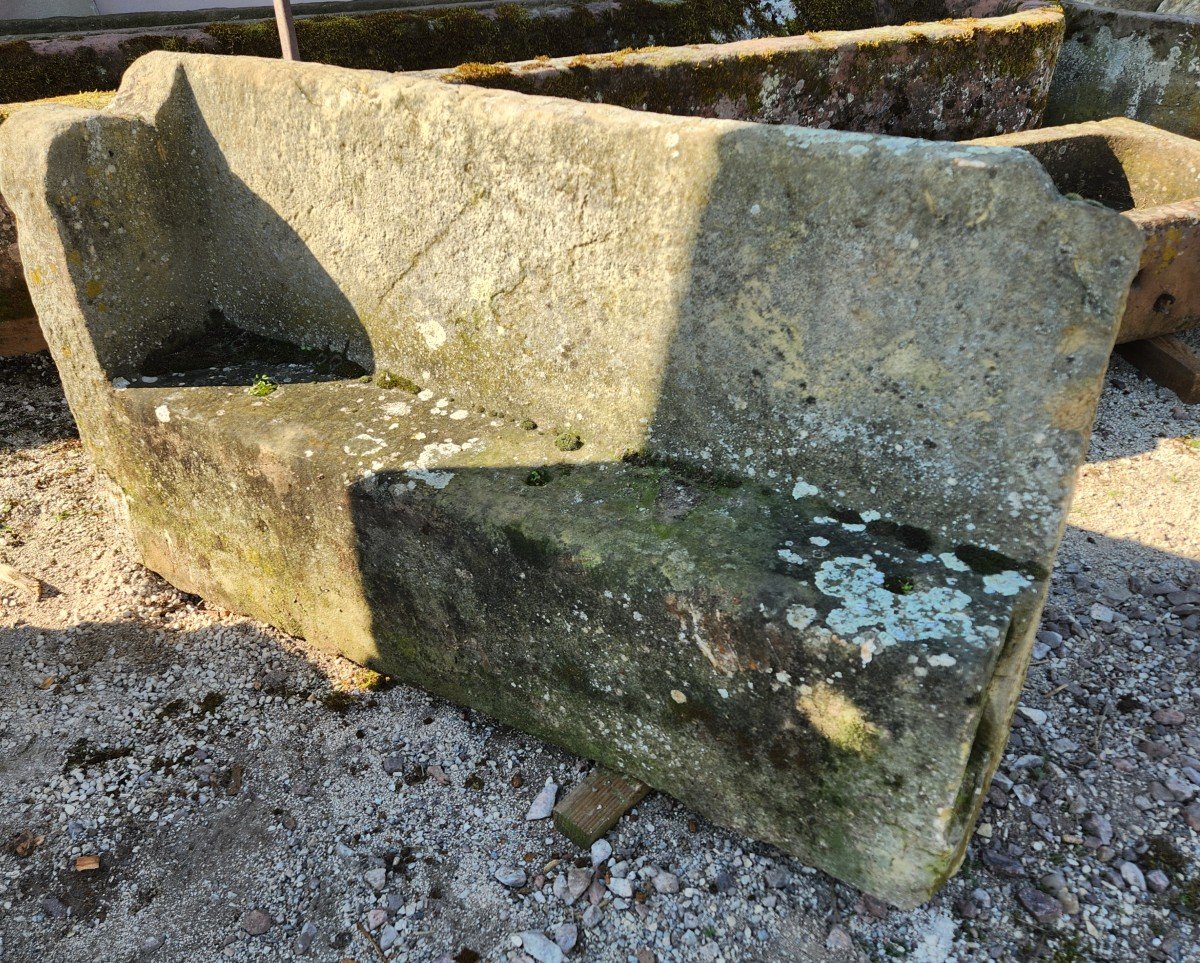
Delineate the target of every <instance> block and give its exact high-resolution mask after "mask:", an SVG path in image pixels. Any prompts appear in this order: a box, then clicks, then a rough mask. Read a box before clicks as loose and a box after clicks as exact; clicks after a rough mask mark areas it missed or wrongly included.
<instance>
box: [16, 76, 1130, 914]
mask: <svg viewBox="0 0 1200 963" xmlns="http://www.w3.org/2000/svg"><path fill="white" fill-rule="evenodd" d="M0 187H2V188H3V191H4V194H5V196H6V197H7V198H8V199H9V202H10V203H11V205H12V207H13V209H14V211H15V212H16V214H17V218H18V221H19V225H20V231H21V247H22V254H23V257H24V259H25V262H26V271H27V274H28V276H29V278H30V280H31V282H32V284H31V289H32V294H33V299H34V302H35V304H36V307H37V309H38V312H39V314H40V316H41V318H42V322H43V327H44V329H45V332H46V335H47V340H48V341H49V342H50V346H51V350H52V351H53V353H54V357H55V361H56V362H57V364H58V366H59V370H60V372H61V373H62V377H63V382H64V386H65V388H66V392H67V396H68V399H69V401H70V404H71V407H72V410H73V411H74V413H75V416H76V419H77V421H78V424H79V428H80V433H81V437H82V438H83V441H84V443H85V445H86V446H87V448H88V450H89V451H90V453H91V454H92V456H93V457H94V459H95V461H96V464H97V466H98V468H99V471H100V473H101V474H102V476H103V477H105V478H107V479H108V480H109V481H110V482H111V485H112V490H113V493H114V496H115V499H116V503H117V505H118V506H119V509H120V511H121V513H122V515H123V517H124V518H125V520H126V522H127V524H128V525H129V527H130V530H131V532H132V534H133V537H134V539H135V541H136V544H137V545H138V547H139V550H140V552H141V554H142V558H143V560H144V561H145V564H146V565H147V566H149V567H150V568H152V569H153V570H155V571H157V572H160V573H161V574H162V575H164V576H165V577H166V578H167V579H169V580H170V581H171V582H173V583H174V584H176V585H178V586H180V587H181V588H183V589H185V590H187V591H190V592H195V593H198V594H200V595H203V596H205V597H207V598H209V599H213V600H215V601H217V602H219V603H220V604H222V605H224V606H226V607H228V608H231V609H235V610H237V611H240V612H244V613H247V614H249V615H252V616H254V617H256V618H259V619H262V620H264V621H267V622H270V623H272V624H274V625H276V626H279V627H280V628H282V629H284V630H286V631H288V632H292V633H295V634H298V635H302V636H305V637H307V638H308V639H310V640H311V641H312V642H314V643H317V644H319V645H323V646H327V647H330V648H332V649H336V650H338V651H340V652H343V653H345V654H346V655H348V656H349V657H350V658H352V659H354V660H356V661H358V662H361V663H364V664H368V665H371V666H373V667H375V668H377V669H379V670H381V671H383V672H386V673H389V674H392V675H394V676H396V677H398V678H400V679H403V680H407V681H409V682H411V683H413V684H415V685H418V686H421V687H423V688H425V689H427V690H429V691H432V692H434V693H437V694H439V695H441V696H443V697H445V698H448V699H451V700H453V701H455V702H458V703H461V704H464V705H469V706H472V707H474V708H476V709H478V710H480V711H482V712H484V713H487V714H488V715H490V716H492V717H494V718H496V719H499V720H501V721H503V722H506V723H508V724H510V725H513V726H516V727H518V728H520V729H523V730H525V731H528V732H531V733H534V734H536V735H538V736H540V737H543V738H546V739H548V740H551V741H553V742H556V743H558V744H560V745H563V746H566V747H567V748H569V749H571V750H572V751H574V752H577V753H579V754H580V755H583V756H585V757H589V758H592V759H596V760H598V761H600V762H602V763H604V764H605V765H607V766H610V767H613V768H615V769H617V770H620V771H624V772H627V773H629V774H630V775H632V776H634V777H637V778H639V779H642V780H644V781H645V782H647V783H649V784H650V785H652V786H654V787H656V788H658V789H660V790H663V791H665V792H668V793H671V794H673V795H675V796H677V797H679V798H680V799H682V800H684V801H685V802H686V803H687V804H688V805H690V806H692V807H694V808H695V809H696V810H697V811H699V812H701V813H704V814H705V815H707V816H708V817H710V818H712V819H713V820H715V821H716V822H718V823H720V824H722V825H725V826H729V827H733V828H735V829H737V830H739V831H742V832H745V833H747V834H750V835H752V836H755V837H757V838H760V839H763V840H768V841H770V842H772V843H775V844H776V845H778V846H780V847H782V848H783V849H785V850H787V851H788V852H791V853H795V854H798V855H800V856H802V857H803V858H804V859H806V860H808V861H810V862H811V863H813V864H814V865H816V866H819V867H822V868H823V869H826V870H828V871H829V872H830V873H832V874H834V875H835V876H837V877H839V878H841V879H843V880H846V881H848V882H850V883H853V884H855V885H858V886H861V887H863V888H864V889H866V890H868V891H869V892H871V893H873V894H876V895H877V896H880V897H882V898H885V899H887V900H890V901H892V902H893V903H895V904H896V905H899V906H905V907H911V906H913V905H915V904H917V903H919V902H921V901H922V900H924V899H925V898H926V897H928V896H929V895H930V894H931V893H932V892H933V891H934V890H935V889H936V888H937V886H938V885H939V884H940V883H941V881H942V880H943V879H945V877H946V876H947V875H948V874H949V873H951V872H952V871H953V870H954V869H955V867H956V866H957V864H958V862H959V861H960V859H961V858H962V854H963V851H964V848H965V846H966V842H967V840H968V839H969V837H970V834H971V828H972V825H973V821H974V818H975V816H976V814H977V812H978V809H979V806H980V803H981V800H982V792H983V790H984V788H985V787H986V784H987V781H988V779H989V778H990V774H991V772H992V771H993V769H994V767H995V765H996V763H997V761H998V759H999V756H1000V753H1001V751H1002V748H1003V745H1004V741H1005V738H1006V734H1007V727H1008V722H1009V719H1010V716H1011V712H1012V710H1013V706H1014V704H1015V700H1016V697H1017V693H1018V692H1019V689H1020V685H1021V680H1022V677H1023V674H1024V668H1025V665H1026V662H1027V659H1028V652H1029V644H1030V637H1031V634H1032V631H1033V629H1034V628H1035V626H1036V623H1037V618H1038V614H1039V610H1040V608H1041V605H1042V601H1043V598H1044V594H1045V591H1046V585H1047V578H1048V572H1049V570H1050V567H1051V565H1052V563H1053V557H1054V553H1055V550H1056V547H1057V544H1058V541H1059V538H1060V536H1061V532H1062V527H1063V523H1064V516H1065V512H1066V509H1067V505H1068V502H1069V499H1070V495H1071V491H1072V488H1073V484H1074V478H1075V472H1076V469H1077V467H1078V465H1079V463H1080V460H1081V458H1082V457H1083V453H1084V451H1085V448H1086V444H1087V438H1088V433H1089V429H1090V425H1091V422H1092V417H1093V414H1094V409H1095V405H1096V401H1097V398H1098V395H1099V391H1100V386H1101V381H1102V376H1103V372H1104V370H1105V366H1106V364H1107V359H1108V354H1109V351H1110V349H1111V347H1112V342H1113V337H1114V332H1115V329H1116V325H1117V322H1118V319H1119V317H1120V314H1121V310H1122V308H1123V305H1124V297H1125V292H1126V291H1127V290H1128V288H1129V282H1130V280H1131V278H1132V277H1133V274H1134V272H1135V271H1136V270H1137V267H1138V256H1139V253H1140V250H1141V245H1142V237H1141V233H1140V232H1139V231H1138V230H1137V228H1136V227H1134V226H1133V225H1132V224H1131V223H1130V222H1129V220H1128V219H1127V218H1125V217H1122V216H1121V215H1119V214H1117V213H1116V212H1113V211H1108V210H1105V209H1103V208H1101V207H1098V206H1095V205H1091V204H1087V203H1083V202H1078V201H1072V200H1069V199H1064V198H1063V197H1062V196H1060V195H1059V194H1058V192H1057V191H1056V190H1055V189H1054V187H1053V185H1052V183H1051V181H1050V179H1049V177H1048V176H1047V175H1046V173H1045V172H1044V171H1043V170H1042V168H1041V167H1040V166H1039V165H1038V164H1037V162H1036V161H1035V160H1034V159H1033V158H1032V157H1031V156H1030V155H1029V154H1027V153H1024V152H1022V151H1018V150H1012V149H1005V148H984V147H974V146H962V145H955V144H945V143H934V142H927V141H915V140H906V139H899V138H892V137H885V136H876V135H869V134H859V133H843V132H834V131H820V130H813V129H804V128H798V127H789V126H769V125H763V124H750V123H743V122H734V121H726V120H713V119H696V118H682V117H672V116H666V115H661V114H654V113H646V112H638V111H629V110H623V109H620V108H617V107H611V106H606V105H596V104H582V103H577V102H573V101H569V100H563V99H556V98H545V97H534V96H528V95H522V94H517V93H512V92H509V91H498V90H487V89H481V88H477V87H471V86H454V85H449V84H443V83H434V82H430V81H425V80H421V79H416V78H412V77H405V76H396V75H385V74H378V73H370V72H365V71H353V70H346V69H341V68H335V67H325V66H317V65H309V64H290V65H289V64H283V63H279V62H273V61H265V60H252V59H242V58H223V57H211V56H189V55H173V54H152V55H150V56H148V57H146V58H144V59H143V60H141V61H139V63H138V64H136V65H135V66H134V68H133V69H132V70H131V72H130V74H129V75H128V76H127V77H126V80H125V82H124V85H123V89H122V92H121V93H120V94H119V95H118V97H117V99H116V101H114V103H113V104H112V105H111V106H110V107H109V108H108V109H106V110H105V111H103V112H95V111H86V110H80V109H76V108H68V107H45V108H38V109H33V110H28V111H24V112H22V113H20V114H18V115H16V116H15V117H13V118H12V119H11V120H10V121H9V122H8V123H6V124H5V125H4V127H3V128H0Z"/></svg>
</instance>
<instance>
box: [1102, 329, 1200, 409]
mask: <svg viewBox="0 0 1200 963" xmlns="http://www.w3.org/2000/svg"><path fill="white" fill-rule="evenodd" d="M1117 351H1118V352H1119V353H1120V355H1121V357H1123V358H1124V359H1125V360H1126V361H1128V362H1129V363H1130V364H1131V365H1133V366H1134V367H1135V368H1137V369H1138V371H1140V372H1141V373H1142V374H1144V375H1145V376H1146V377H1147V378H1149V379H1150V380H1151V381H1153V382H1155V383H1156V384H1160V385H1162V386H1163V387H1164V388H1170V389H1171V390H1172V391H1174V392H1175V394H1177V395H1179V400H1180V401H1182V402H1183V403H1184V404H1188V405H1195V404H1200V354H1197V353H1196V351H1195V350H1194V349H1193V348H1191V347H1190V346H1189V345H1188V344H1187V343H1186V342H1184V340H1183V339H1182V338H1180V337H1179V336H1178V335H1174V334H1164V335H1162V336H1160V337H1157V338H1147V339H1146V340H1145V341H1130V342H1128V343H1126V344H1119V345H1117Z"/></svg>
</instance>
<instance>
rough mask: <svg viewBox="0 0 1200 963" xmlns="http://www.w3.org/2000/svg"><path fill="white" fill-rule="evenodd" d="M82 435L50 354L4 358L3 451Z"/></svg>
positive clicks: (0, 363) (0, 381) (0, 378)
mask: <svg viewBox="0 0 1200 963" xmlns="http://www.w3.org/2000/svg"><path fill="white" fill-rule="evenodd" d="M78 437H79V432H78V431H77V430H76V428H75V421H74V419H73V418H72V417H71V411H70V409H69V408H68V407H67V401H66V398H64V397H63V390H62V384H61V383H60V382H59V380H58V371H57V370H55V367H54V362H53V361H52V360H51V359H50V355H49V354H48V353H47V352H45V351H42V352H39V353H38V354H23V355H17V356H16V357H10V358H0V452H4V451H6V450H7V451H13V450H20V449H23V448H36V447H37V446H39V445H44V444H47V443H48V442H55V441H63V440H65V439H68V438H78Z"/></svg>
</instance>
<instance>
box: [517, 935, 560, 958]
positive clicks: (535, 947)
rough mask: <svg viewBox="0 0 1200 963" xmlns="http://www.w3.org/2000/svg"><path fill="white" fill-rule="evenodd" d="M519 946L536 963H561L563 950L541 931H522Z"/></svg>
mask: <svg viewBox="0 0 1200 963" xmlns="http://www.w3.org/2000/svg"><path fill="white" fill-rule="evenodd" d="M521 946H522V947H523V948H524V950H525V952H526V953H528V954H529V955H530V956H532V957H533V958H534V959H535V960H537V963H562V961H563V951H562V949H561V948H560V947H559V945H558V944H557V943H555V942H553V941H552V940H550V939H547V938H546V937H545V936H543V935H542V934H541V933H533V932H528V933H522V934H521Z"/></svg>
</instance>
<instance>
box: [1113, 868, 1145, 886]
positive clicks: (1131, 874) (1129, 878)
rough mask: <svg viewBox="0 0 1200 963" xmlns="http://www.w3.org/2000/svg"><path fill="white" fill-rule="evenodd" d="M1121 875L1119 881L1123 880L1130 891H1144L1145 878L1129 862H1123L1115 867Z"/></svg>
mask: <svg viewBox="0 0 1200 963" xmlns="http://www.w3.org/2000/svg"><path fill="white" fill-rule="evenodd" d="M1117 869H1118V871H1119V872H1120V873H1121V879H1123V880H1125V882H1126V884H1127V885H1128V886H1129V887H1130V889H1136V890H1141V891H1142V892H1143V893H1144V892H1145V891H1146V877H1145V876H1143V875H1142V871H1141V870H1140V869H1138V867H1137V866H1136V865H1135V864H1133V863H1130V862H1124V863H1122V864H1121V865H1120V866H1118V867H1117Z"/></svg>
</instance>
